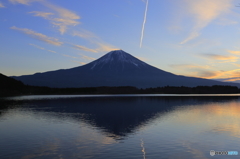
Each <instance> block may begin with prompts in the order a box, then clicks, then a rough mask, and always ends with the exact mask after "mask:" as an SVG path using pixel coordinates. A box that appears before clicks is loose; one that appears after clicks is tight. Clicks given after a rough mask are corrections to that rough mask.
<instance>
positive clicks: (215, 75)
mask: <svg viewBox="0 0 240 159" xmlns="http://www.w3.org/2000/svg"><path fill="white" fill-rule="evenodd" d="M193 76H195V77H201V78H209V79H225V80H229V81H230V80H231V81H234V79H237V78H239V77H240V69H234V70H229V71H210V70H199V71H197V72H195V74H194V75H193Z"/></svg>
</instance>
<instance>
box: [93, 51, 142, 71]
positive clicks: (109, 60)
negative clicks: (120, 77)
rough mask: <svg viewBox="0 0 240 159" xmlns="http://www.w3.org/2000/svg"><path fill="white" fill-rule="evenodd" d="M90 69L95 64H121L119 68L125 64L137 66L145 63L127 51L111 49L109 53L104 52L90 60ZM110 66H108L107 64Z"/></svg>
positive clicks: (94, 66)
mask: <svg viewBox="0 0 240 159" xmlns="http://www.w3.org/2000/svg"><path fill="white" fill-rule="evenodd" d="M92 64H93V65H92V67H91V69H94V68H96V66H101V67H102V66H103V65H113V64H114V65H117V64H118V65H121V68H122V67H124V66H125V65H126V64H130V65H133V66H134V67H139V66H143V65H146V63H144V62H143V61H141V60H139V59H137V58H135V57H134V56H132V55H130V54H129V53H127V52H125V51H123V50H113V51H110V52H109V53H107V54H105V55H104V56H102V57H101V58H99V59H98V60H96V61H93V62H92ZM109 67H110V66H109Z"/></svg>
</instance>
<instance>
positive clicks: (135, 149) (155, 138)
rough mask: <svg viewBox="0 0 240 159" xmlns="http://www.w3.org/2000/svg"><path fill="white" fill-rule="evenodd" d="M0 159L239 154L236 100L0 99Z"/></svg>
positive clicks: (178, 97)
mask: <svg viewBox="0 0 240 159" xmlns="http://www.w3.org/2000/svg"><path fill="white" fill-rule="evenodd" d="M0 104H1V105H0V158H1V159H5V158H11V159H15V158H16V159H31V158H44V159H45V158H47V159H48V158H49V159H52V158H53V159H54V158H56V159H70V158H81V159H165V158H166V159H176V158H187V159H188V158H193V159H205V158H206V159H208V158H209V159H210V158H224V159H225V158H239V157H240V156H239V155H240V154H239V155H231V156H230V155H215V156H210V150H215V151H238V152H240V98H239V96H238V95H227V96H226V95H50V96H47V95H46V96H20V97H9V98H1V99H0Z"/></svg>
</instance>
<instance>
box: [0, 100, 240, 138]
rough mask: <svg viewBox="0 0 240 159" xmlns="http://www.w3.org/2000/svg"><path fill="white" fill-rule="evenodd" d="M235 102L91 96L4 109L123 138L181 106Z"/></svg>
mask: <svg viewBox="0 0 240 159" xmlns="http://www.w3.org/2000/svg"><path fill="white" fill-rule="evenodd" d="M236 99H238V97H97V98H90V97H89V98H66V99H52V100H35V101H21V102H20V103H18V104H16V103H14V104H12V103H5V109H8V108H9V106H10V107H11V108H13V107H12V106H13V105H15V106H17V107H26V106H27V107H28V108H34V111H40V112H54V113H56V114H57V116H56V117H57V118H61V117H62V116H61V115H62V113H64V114H67V116H68V117H71V118H73V119H74V120H77V121H78V120H81V121H83V122H85V123H87V124H90V125H91V126H93V127H96V128H99V129H101V130H102V131H103V132H104V133H106V134H107V135H108V136H112V137H114V138H116V139H120V138H122V137H126V136H127V135H129V134H131V133H134V132H136V131H137V129H138V128H139V127H141V126H144V125H146V124H147V123H149V122H150V121H151V120H154V119H155V118H156V117H161V116H162V115H163V114H164V113H167V112H170V111H172V110H174V109H175V108H176V107H178V106H189V105H191V106H192V105H199V104H207V103H210V102H224V101H227V102H229V101H230V100H236ZM15 102H16V101H15ZM1 105H3V104H1ZM6 105H7V106H8V108H7V106H6ZM2 108H3V107H2ZM0 118H1V109H0Z"/></svg>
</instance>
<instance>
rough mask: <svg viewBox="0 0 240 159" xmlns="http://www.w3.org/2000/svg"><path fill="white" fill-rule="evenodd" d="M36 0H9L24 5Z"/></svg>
mask: <svg viewBox="0 0 240 159" xmlns="http://www.w3.org/2000/svg"><path fill="white" fill-rule="evenodd" d="M34 1H37V0H9V2H11V3H13V4H18V3H20V4H25V5H30V3H32V2H34Z"/></svg>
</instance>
